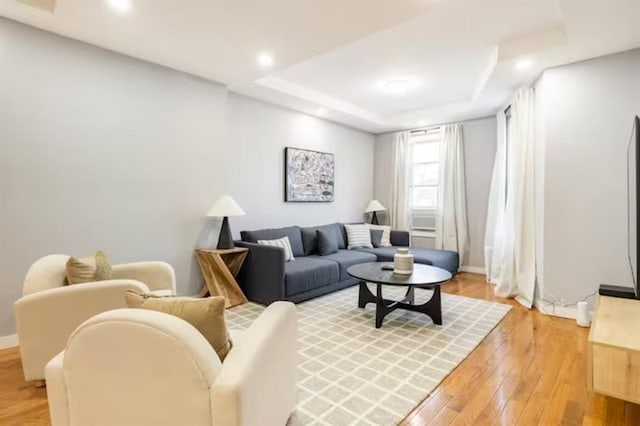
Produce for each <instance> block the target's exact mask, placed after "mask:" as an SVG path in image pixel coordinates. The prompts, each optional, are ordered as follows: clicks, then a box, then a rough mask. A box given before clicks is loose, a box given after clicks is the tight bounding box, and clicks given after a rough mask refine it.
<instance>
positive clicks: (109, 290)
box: [14, 280, 149, 381]
mask: <svg viewBox="0 0 640 426" xmlns="http://www.w3.org/2000/svg"><path fill="white" fill-rule="evenodd" d="M129 289H132V290H137V291H140V292H148V291H149V289H148V288H147V286H146V285H144V284H143V283H141V282H140V281H135V280H108V281H99V282H94V283H84V284H75V285H67V286H64V287H58V288H53V289H49V290H42V291H39V292H37V293H32V294H29V295H27V296H23V297H21V298H20V299H18V300H17V301H16V302H15V303H14V314H15V319H16V329H17V332H18V339H19V341H20V353H21V355H22V368H23V372H24V376H25V380H27V381H30V380H41V379H43V378H44V367H45V365H46V364H47V362H49V360H50V359H51V358H53V357H54V356H55V355H56V354H57V353H58V352H60V351H62V350H63V349H64V348H65V346H66V344H67V339H68V338H69V336H70V335H71V333H72V332H73V331H74V330H75V329H76V327H78V326H79V325H80V324H81V323H83V322H84V321H86V320H87V319H89V318H91V317H92V316H94V315H96V314H98V313H100V312H104V311H108V310H111V309H117V308H126V302H125V298H124V293H125V291H126V290H129Z"/></svg>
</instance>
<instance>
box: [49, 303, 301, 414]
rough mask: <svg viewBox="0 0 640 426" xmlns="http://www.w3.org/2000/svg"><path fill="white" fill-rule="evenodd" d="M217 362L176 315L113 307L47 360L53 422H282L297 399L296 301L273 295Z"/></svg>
mask: <svg viewBox="0 0 640 426" xmlns="http://www.w3.org/2000/svg"><path fill="white" fill-rule="evenodd" d="M240 333H241V334H238V333H233V331H232V336H233V342H234V344H233V347H232V348H231V351H229V354H228V355H227V357H226V358H225V359H224V362H220V359H219V358H218V356H217V355H216V353H215V351H214V350H213V348H212V347H211V345H210V344H209V343H208V342H207V340H206V339H205V338H204V337H203V336H202V335H201V334H200V333H199V332H198V331H197V330H196V329H195V328H194V327H193V326H191V324H189V323H187V322H185V321H183V320H182V319H180V318H177V317H174V316H171V315H168V314H164V313H160V312H155V311H150V310H143V309H117V310H113V311H109V312H104V313H101V314H98V315H96V316H94V317H93V318H91V319H89V320H88V321H86V322H84V323H83V324H82V325H81V326H80V327H78V329H77V330H76V331H75V332H73V334H72V335H71V337H70V338H69V342H68V343H67V346H66V349H65V350H64V351H63V352H61V353H60V354H58V355H57V356H56V357H55V358H53V359H52V360H51V361H50V362H49V364H48V365H47V367H46V378H47V394H48V398H49V411H50V414H51V423H52V425H53V426H67V425H70V424H71V421H70V419H73V424H79V425H85V426H93V425H96V426H97V425H105V426H106V425H136V426H145V425H149V426H151V425H153V426H162V425H172V426H173V425H189V426H198V425H211V426H236V425H238V426H240V425H242V426H265V425H268V426H278V425H285V424H286V422H287V419H288V417H289V415H290V414H291V412H292V411H293V409H294V407H295V403H296V383H297V368H296V357H297V336H296V335H297V323H296V308H295V306H294V305H293V304H292V303H289V302H275V303H273V304H271V305H270V306H269V307H268V308H266V310H265V311H264V312H263V313H262V314H261V315H260V316H259V317H258V318H257V320H256V321H255V322H254V323H253V324H252V325H251V326H250V327H249V328H248V329H247V330H246V331H242V332H240Z"/></svg>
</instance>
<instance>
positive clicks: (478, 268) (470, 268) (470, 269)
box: [460, 266, 484, 275]
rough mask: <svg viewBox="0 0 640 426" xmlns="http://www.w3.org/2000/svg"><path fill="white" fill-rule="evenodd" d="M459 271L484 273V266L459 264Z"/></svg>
mask: <svg viewBox="0 0 640 426" xmlns="http://www.w3.org/2000/svg"><path fill="white" fill-rule="evenodd" d="M460 272H470V273H472V274H481V275H484V268H483V267H481V266H461V267H460Z"/></svg>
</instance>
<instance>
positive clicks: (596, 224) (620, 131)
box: [536, 50, 640, 303]
mask: <svg viewBox="0 0 640 426" xmlns="http://www.w3.org/2000/svg"><path fill="white" fill-rule="evenodd" d="M536 99H537V103H538V111H539V112H540V114H541V115H540V121H541V122H540V123H539V126H538V130H539V131H540V133H539V139H538V140H539V142H540V143H542V144H544V147H543V148H542V152H543V153H544V161H543V162H542V165H541V167H542V170H543V173H544V176H543V179H542V180H543V181H544V188H543V189H542V190H541V191H540V190H539V192H541V193H539V195H538V199H540V198H542V199H543V200H544V203H543V204H540V203H538V206H539V208H541V209H543V212H544V213H543V215H542V218H539V219H538V222H539V223H538V225H540V222H542V228H540V227H539V230H538V232H539V233H540V232H542V235H541V236H540V235H539V237H538V241H539V242H541V243H542V244H543V255H544V257H543V259H542V268H540V267H539V268H538V274H539V286H540V296H541V297H542V298H544V299H547V300H549V301H560V300H561V299H564V300H565V302H566V303H574V302H576V301H578V300H582V299H584V298H585V297H587V296H588V295H590V294H592V293H593V292H595V291H596V290H597V289H598V286H599V284H601V283H609V284H618V285H628V286H631V285H632V279H631V274H630V269H629V265H628V263H627V235H628V232H627V183H626V182H627V178H626V161H627V144H628V142H629V136H630V133H631V125H632V120H633V117H634V115H636V114H640V50H633V51H629V52H625V53H620V54H616V55H610V56H606V57H601V58H597V59H594V60H590V61H585V62H580V63H575V64H571V65H567V66H562V67H558V68H553V69H549V70H547V71H546V72H545V73H544V74H543V76H542V77H541V78H540V80H539V81H538V83H537V84H536ZM540 180H541V179H539V178H538V179H537V182H540ZM541 229H542V231H541ZM591 300H593V299H591Z"/></svg>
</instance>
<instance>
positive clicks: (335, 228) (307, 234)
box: [300, 223, 347, 256]
mask: <svg viewBox="0 0 640 426" xmlns="http://www.w3.org/2000/svg"><path fill="white" fill-rule="evenodd" d="M317 230H323V231H331V232H335V234H336V240H337V241H338V249H344V248H347V245H346V240H345V237H344V234H343V232H342V228H341V227H340V224H338V223H331V224H329V225H320V226H309V227H306V228H300V232H301V234H302V245H303V246H304V255H305V256H309V255H311V254H316V253H318V239H317V235H316V231H317Z"/></svg>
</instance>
